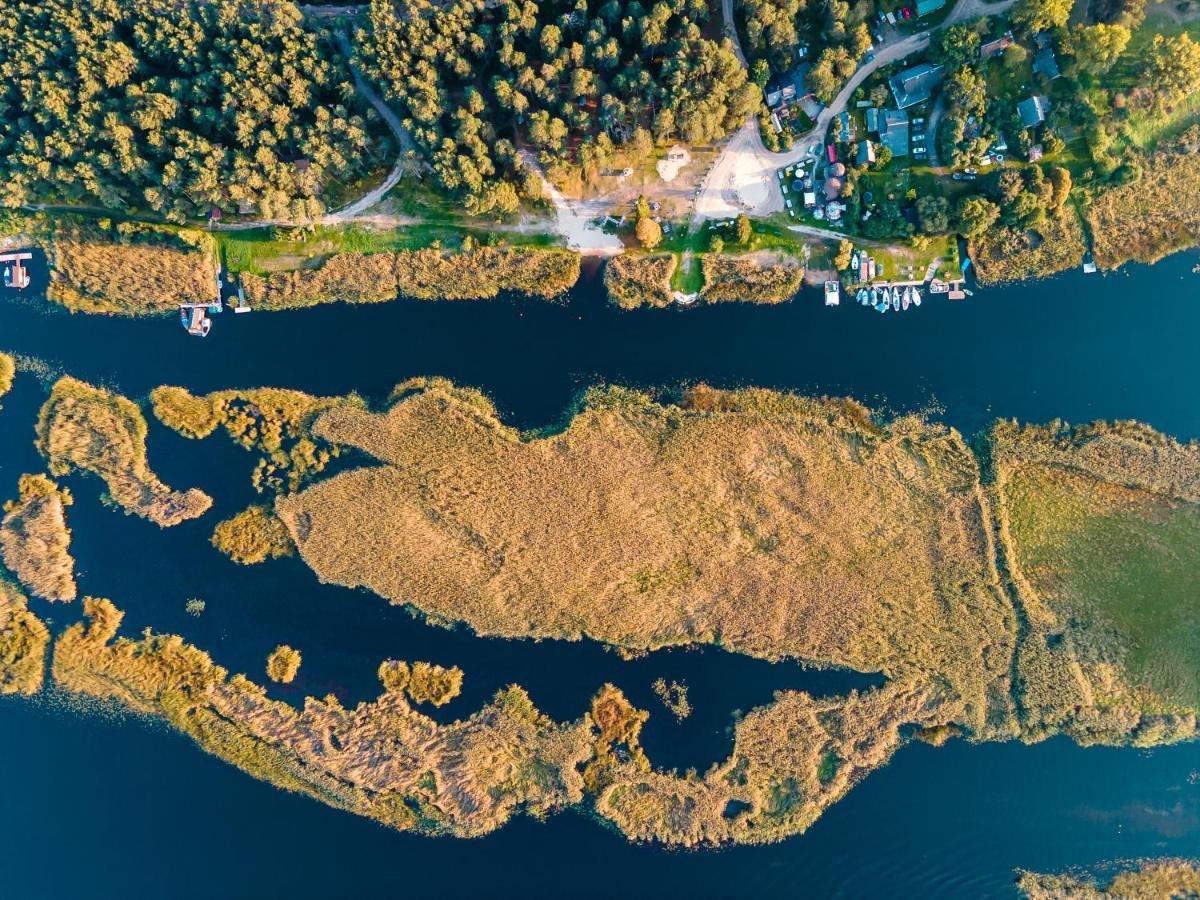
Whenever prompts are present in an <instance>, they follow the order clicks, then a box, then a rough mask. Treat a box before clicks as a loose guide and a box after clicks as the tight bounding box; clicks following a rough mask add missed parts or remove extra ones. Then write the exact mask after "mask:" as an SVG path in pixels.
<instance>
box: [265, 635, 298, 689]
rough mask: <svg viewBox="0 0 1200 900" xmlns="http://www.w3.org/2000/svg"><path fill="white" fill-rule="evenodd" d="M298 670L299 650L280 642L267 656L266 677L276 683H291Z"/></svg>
mask: <svg viewBox="0 0 1200 900" xmlns="http://www.w3.org/2000/svg"><path fill="white" fill-rule="evenodd" d="M299 671H300V651H299V650H294V649H292V648H291V647H289V646H288V645H287V644H280V645H279V646H278V647H276V648H275V649H274V650H273V651H272V652H271V655H270V656H268V657H267V677H268V678H270V679H271V680H272V681H274V682H275V683H276V684H291V683H292V682H293V681H294V680H295V678H296V673H297V672H299Z"/></svg>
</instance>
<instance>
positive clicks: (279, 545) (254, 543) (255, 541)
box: [212, 506, 295, 566]
mask: <svg viewBox="0 0 1200 900" xmlns="http://www.w3.org/2000/svg"><path fill="white" fill-rule="evenodd" d="M212 545H213V546H214V547H216V548H217V549H218V550H220V551H221V552H222V553H224V554H225V555H226V556H228V557H229V558H230V559H232V560H233V561H234V562H235V563H239V564H241V565H243V566H252V565H255V564H257V563H260V562H263V561H264V560H267V559H279V558H280V557H282V556H291V555H292V552H293V550H294V549H295V548H294V545H293V544H292V539H291V537H290V536H289V535H288V532H287V529H286V528H284V527H283V523H282V522H280V521H279V519H278V518H276V516H275V514H274V513H273V512H272V511H271V510H270V509H269V508H268V507H265V506H251V507H250V508H249V509H245V510H242V511H241V512H240V513H238V514H237V515H236V516H234V517H233V518H232V519H226V520H225V521H224V522H221V523H220V524H218V525H217V527H216V529H214V531H213V535H212Z"/></svg>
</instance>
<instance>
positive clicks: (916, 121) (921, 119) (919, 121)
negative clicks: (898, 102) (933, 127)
mask: <svg viewBox="0 0 1200 900" xmlns="http://www.w3.org/2000/svg"><path fill="white" fill-rule="evenodd" d="M912 123H913V124H914V125H924V124H925V117H924V116H917V117H916V118H915V119H913V120H912Z"/></svg>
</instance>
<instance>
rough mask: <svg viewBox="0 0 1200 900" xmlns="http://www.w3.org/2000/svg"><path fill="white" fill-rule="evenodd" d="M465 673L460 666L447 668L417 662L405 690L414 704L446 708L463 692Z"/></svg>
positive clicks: (413, 666) (413, 665) (410, 673)
mask: <svg viewBox="0 0 1200 900" xmlns="http://www.w3.org/2000/svg"><path fill="white" fill-rule="evenodd" d="M462 681H463V672H462V669H460V668H459V667H458V666H451V667H450V668H445V667H444V666H438V665H435V664H433V663H428V662H415V663H413V664H412V669H411V670H410V672H409V675H408V684H407V685H406V687H405V690H407V691H408V696H409V697H410V698H411V699H412V701H413V703H432V704H433V705H434V706H445V705H446V704H447V703H449V702H450V701H451V700H453V699H454V698H455V697H457V696H458V695H459V693H460V692H461V691H462Z"/></svg>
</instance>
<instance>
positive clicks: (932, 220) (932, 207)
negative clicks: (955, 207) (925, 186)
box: [917, 196, 950, 234]
mask: <svg viewBox="0 0 1200 900" xmlns="http://www.w3.org/2000/svg"><path fill="white" fill-rule="evenodd" d="M917 221H918V222H919V223H920V224H921V231H923V232H925V234H945V233H946V232H947V231H949V230H950V201H949V200H947V199H946V198H945V197H939V196H925V197H921V198H920V199H919V200H917Z"/></svg>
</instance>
